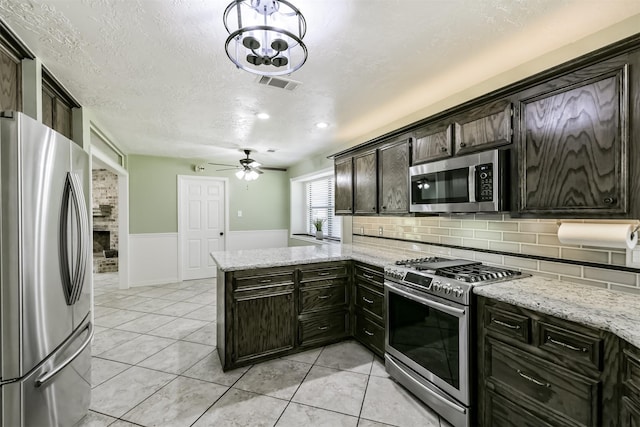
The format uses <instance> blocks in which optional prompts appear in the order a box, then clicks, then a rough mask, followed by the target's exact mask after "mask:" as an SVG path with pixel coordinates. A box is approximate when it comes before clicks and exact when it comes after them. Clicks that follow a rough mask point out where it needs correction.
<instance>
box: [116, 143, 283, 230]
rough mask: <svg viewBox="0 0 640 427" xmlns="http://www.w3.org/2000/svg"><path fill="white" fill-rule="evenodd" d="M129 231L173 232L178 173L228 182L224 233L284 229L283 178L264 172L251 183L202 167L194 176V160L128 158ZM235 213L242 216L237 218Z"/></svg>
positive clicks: (214, 167)
mask: <svg viewBox="0 0 640 427" xmlns="http://www.w3.org/2000/svg"><path fill="white" fill-rule="evenodd" d="M127 160H128V165H127V166H128V167H127V169H128V171H129V232H130V233H131V234H138V233H176V232H177V231H178V202H177V199H178V178H177V177H178V175H194V176H215V177H225V178H229V188H228V191H229V228H230V231H243V230H278V229H288V228H289V211H290V210H289V177H288V174H287V173H283V172H275V171H267V172H265V173H264V174H263V175H261V176H260V178H258V179H257V180H256V181H251V182H247V181H240V180H239V179H238V178H236V177H235V176H234V175H233V174H234V172H235V171H233V170H232V171H228V172H216V169H217V167H216V166H212V165H207V166H206V169H205V171H204V172H200V173H196V172H194V170H193V165H195V164H203V163H205V162H204V161H202V160H198V159H179V158H170V157H154V156H140V155H129V156H127ZM238 210H241V211H242V218H238Z"/></svg>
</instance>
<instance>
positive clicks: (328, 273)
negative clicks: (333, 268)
mask: <svg viewBox="0 0 640 427" xmlns="http://www.w3.org/2000/svg"><path fill="white" fill-rule="evenodd" d="M330 275H331V272H330V271H323V272H322V273H318V276H330Z"/></svg>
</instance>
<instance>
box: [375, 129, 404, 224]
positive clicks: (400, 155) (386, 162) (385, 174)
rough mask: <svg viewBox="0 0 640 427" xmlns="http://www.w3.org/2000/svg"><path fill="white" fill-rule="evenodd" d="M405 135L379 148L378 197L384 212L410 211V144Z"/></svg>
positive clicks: (398, 212)
mask: <svg viewBox="0 0 640 427" xmlns="http://www.w3.org/2000/svg"><path fill="white" fill-rule="evenodd" d="M410 142H411V138H410V137H408V136H404V137H401V138H399V140H397V141H394V142H391V143H390V144H389V145H386V146H383V147H381V148H380V149H379V150H378V158H379V160H378V176H379V188H380V195H379V198H378V201H379V205H380V209H379V210H378V212H380V213H382V214H400V213H407V212H409V145H410Z"/></svg>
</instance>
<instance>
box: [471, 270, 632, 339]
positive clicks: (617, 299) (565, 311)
mask: <svg viewBox="0 0 640 427" xmlns="http://www.w3.org/2000/svg"><path fill="white" fill-rule="evenodd" d="M474 293H475V294H476V295H480V296H483V297H487V298H491V299H494V300H497V301H502V302H505V303H508V304H512V305H516V306H519V307H523V308H527V309H530V310H535V311H538V312H540V313H544V314H548V315H551V316H556V317H558V318H561V319H565V320H569V321H572V322H576V323H581V324H584V325H587V326H591V327H594V328H599V329H603V330H606V331H609V332H612V333H614V334H615V335H617V336H619V337H620V338H622V339H624V340H626V341H628V342H629V343H631V344H633V345H634V346H636V347H638V348H640V296H637V295H630V294H627V293H623V292H616V291H610V290H607V289H600V288H594V287H591V286H586V285H580V284H576V283H571V282H561V281H559V280H553V279H547V278H544V277H536V276H532V277H527V278H524V279H518V280H511V281H508V282H500V283H494V284H490V285H485V286H478V287H476V288H474Z"/></svg>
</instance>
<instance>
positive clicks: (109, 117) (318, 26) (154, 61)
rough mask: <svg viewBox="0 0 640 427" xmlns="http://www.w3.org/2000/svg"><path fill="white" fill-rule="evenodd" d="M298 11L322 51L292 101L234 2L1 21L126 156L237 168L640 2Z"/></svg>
mask: <svg viewBox="0 0 640 427" xmlns="http://www.w3.org/2000/svg"><path fill="white" fill-rule="evenodd" d="M292 1H293V3H294V4H295V5H296V6H297V7H298V8H299V9H300V10H301V11H302V12H303V14H304V15H305V17H306V18H307V24H308V31H307V36H306V37H305V39H304V41H305V43H306V44H307V46H308V48H309V59H308V61H307V63H306V64H305V65H304V66H303V67H302V69H301V70H299V71H297V72H296V73H294V74H293V75H292V76H291V78H292V79H294V80H297V81H300V82H302V85H301V86H299V87H298V88H297V89H295V90H294V91H292V92H288V91H283V90H279V89H275V88H271V87H265V86H259V85H257V83H255V76H254V75H252V74H249V73H247V72H244V71H241V70H237V69H236V68H235V67H234V66H233V64H232V63H231V62H230V61H229V60H228V59H227V57H226V55H225V52H224V40H225V39H226V32H225V29H224V26H223V23H222V12H223V10H224V8H225V7H226V4H227V2H228V1H227V0H66V1H62V0H0V16H2V19H3V20H5V22H6V23H7V24H8V25H9V27H10V28H11V29H12V30H13V31H14V32H16V33H17V34H18V36H19V37H20V38H22V39H23V41H24V42H25V43H26V45H27V46H28V47H29V48H30V49H31V50H32V51H33V52H34V53H35V54H36V55H37V56H38V57H39V58H40V59H41V60H42V62H43V63H44V65H45V66H46V67H47V68H48V69H49V70H50V71H51V72H52V73H53V74H54V76H56V78H57V79H58V80H59V81H60V82H61V83H62V84H63V85H64V86H65V87H66V88H67V89H68V90H69V91H70V92H71V93H72V95H73V96H74V97H75V98H76V99H77V100H78V101H79V102H80V104H82V105H83V106H86V107H89V108H90V109H91V111H92V112H93V113H94V115H95V116H96V117H97V119H98V121H99V122H100V123H101V124H102V125H103V126H104V127H105V130H107V131H108V132H109V133H110V134H112V135H113V136H114V138H115V140H116V141H115V142H116V143H117V144H118V145H119V146H120V147H121V148H122V149H123V151H125V152H126V153H130V154H133V153H135V154H150V155H163V156H175V157H197V158H202V159H208V160H215V161H227V162H231V161H237V159H239V158H240V157H242V155H241V154H240V153H238V151H237V150H238V149H239V148H245V147H247V148H252V149H255V150H257V151H258V153H256V154H255V155H252V157H254V158H256V159H257V160H259V161H261V162H262V163H264V164H267V165H269V166H289V165H291V164H293V163H296V162H297V161H300V160H302V159H304V158H306V157H308V156H311V155H313V154H315V153H318V152H327V151H328V150H331V149H332V148H333V147H335V148H336V149H338V148H339V147H341V146H342V145H344V144H346V143H348V142H350V141H354V140H356V139H357V138H358V137H359V136H361V135H364V134H366V133H370V132H372V131H374V130H375V129H377V128H379V127H381V126H383V125H385V124H387V123H390V122H393V121H395V120H397V119H399V118H401V117H404V116H407V115H408V114H410V113H412V112H414V111H416V110H418V109H420V108H424V107H426V106H428V105H431V104H433V103H434V102H436V101H438V100H440V99H442V98H443V97H445V96H447V95H450V94H452V93H455V92H456V91H459V90H463V89H465V88H466V87H469V86H472V85H473V84H476V83H478V82H480V81H482V80H485V79H486V78H489V77H491V76H493V75H495V74H497V73H499V72H502V71H505V70H507V69H510V68H512V67H515V66H516V65H519V64H521V63H523V62H525V61H527V60H530V59H533V58H535V57H537V56H540V55H541V54H543V53H546V52H547V51H550V50H552V49H555V48H557V47H560V46H563V45H566V44H568V43H571V42H573V41H575V40H578V39H579V38H581V37H584V36H586V35H588V34H590V33H593V32H595V31H597V30H599V29H602V28H605V27H607V26H610V25H612V24H614V23H616V22H619V21H621V20H623V19H625V18H627V17H629V16H631V15H634V14H638V13H640V1H638V0H629V1H625V0H616V1H606V0H603V1H589V0H574V1H569V0H566V1H563V0H440V1H439V0H348V1H346V0H292ZM509 40H511V41H513V40H518V41H519V43H520V44H519V45H518V46H517V47H516V48H514V47H513V46H510V48H509V45H508V44H507V43H506V42H507V41H509ZM501 49H502V50H501ZM483 58H490V59H486V60H485V59H483ZM496 58H498V59H496ZM454 70H456V73H454V74H452V72H453V71H454ZM461 70H462V71H461ZM448 74H449V75H455V76H457V78H456V81H455V82H448V84H447V85H445V84H443V85H438V86H437V87H436V88H435V89H434V83H437V82H439V81H440V80H442V81H444V80H446V79H445V78H446V76H447V75H448ZM443 79H444V80H443ZM258 112H267V113H268V114H270V115H271V118H270V119H269V120H260V119H258V118H257V117H256V116H255V114H256V113H258ZM320 121H325V122H328V123H330V127H329V128H328V129H324V130H320V129H317V128H316V127H315V126H314V125H315V123H317V122H320ZM267 149H274V150H276V152H275V153H266V150H267Z"/></svg>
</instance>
